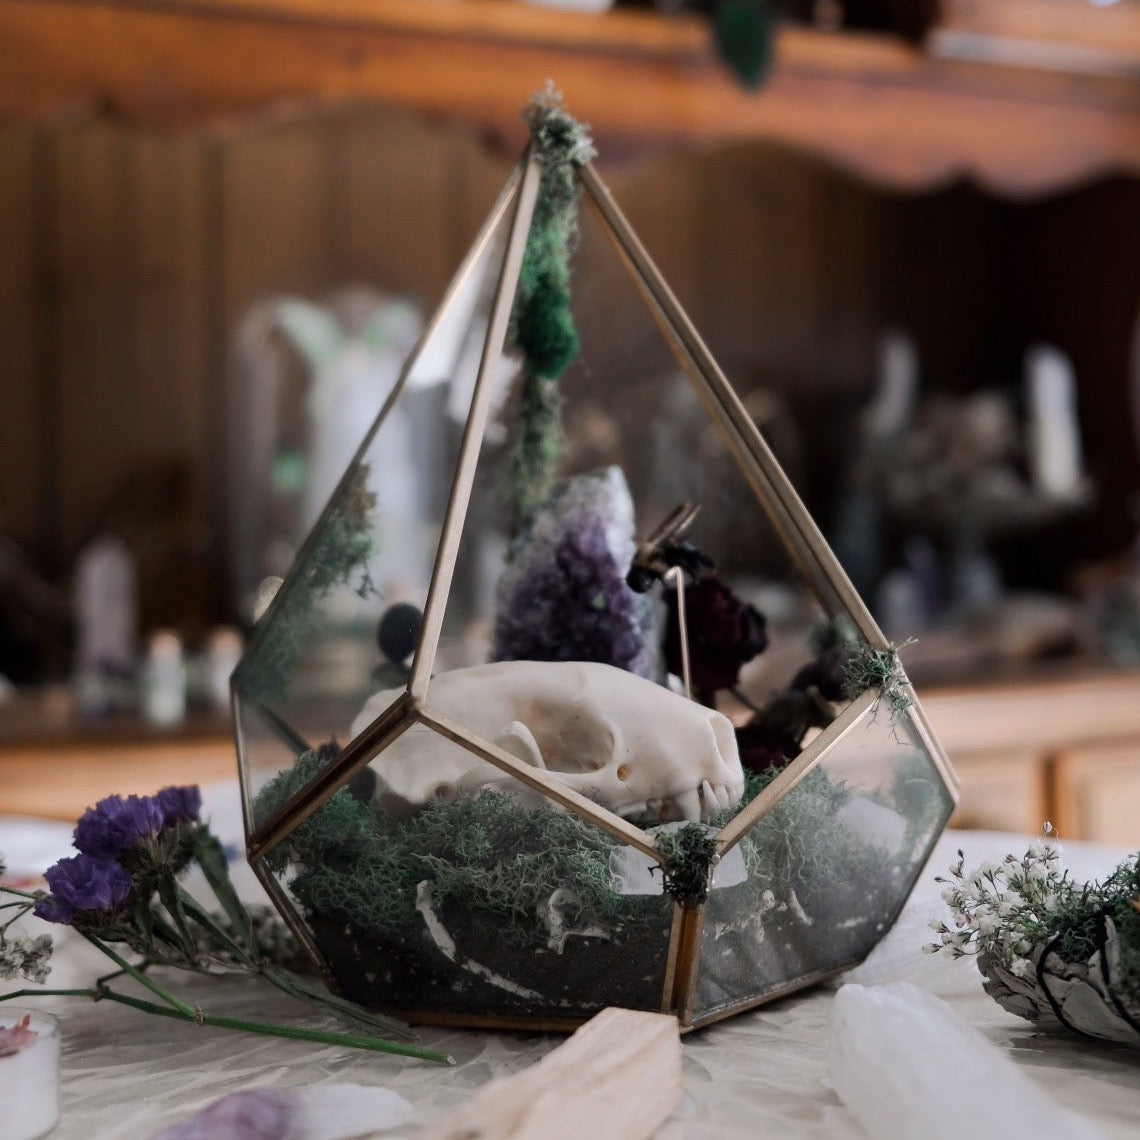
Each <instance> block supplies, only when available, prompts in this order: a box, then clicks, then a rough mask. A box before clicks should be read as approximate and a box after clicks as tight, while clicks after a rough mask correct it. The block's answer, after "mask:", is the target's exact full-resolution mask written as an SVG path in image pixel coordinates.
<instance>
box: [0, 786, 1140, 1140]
mask: <svg viewBox="0 0 1140 1140" xmlns="http://www.w3.org/2000/svg"><path fill="white" fill-rule="evenodd" d="M206 805H207V815H208V816H209V817H210V818H211V819H212V822H213V824H214V827H215V830H216V831H217V832H218V834H219V835H221V836H222V837H223V838H226V839H230V840H237V839H239V837H240V831H241V827H240V821H239V814H238V810H237V798H236V788H234V787H233V786H229V785H227V786H224V787H217V788H210V789H207V790H206ZM6 823H7V825H8V826H7V827H6V826H5V824H6ZM47 826H48V828H49V831H45V834H44V836H41V840H42V842H41V844H40V846H41V847H42V848H43V849H44V850H50V849H51V847H52V842H53V841H52V839H51V834H50V826H51V825H47ZM6 832H7V834H8V836H9V838H15V837H16V829H15V827H14V826H13V823H12V821H4V820H0V850H4V843H5V833H6ZM61 838H62V840H63V845H64V850H63V851H60V852H59V853H60V854H64V853H66V843H67V834H66V829H64V830H63V832H59V831H58V830H57V831H56V832H55V839H54V841H55V842H56V844H57V845H58V841H59V840H60V839H61ZM23 839H24V841H27V840H28V837H27V836H26V835H24V836H23ZM1027 842H1028V838H1027V837H1023V836H1010V835H999V834H993V833H985V832H949V833H947V834H946V835H945V836H944V837H943V839H942V840H941V842H940V843H939V846H938V848H937V850H936V851H935V853H934V855H933V857H932V858H931V860H930V863H929V865H928V867H927V869H926V870H925V871H924V873H923V875H922V878H921V880H920V882H919V885H918V887H917V888H916V890H915V892H914V894H913V895H912V897H911V900H910V901H909V902H908V904H907V907H906V909H905V910H904V912H903V915H902V917H901V918H900V921H899V922H898V924H896V926H895V928H894V929H893V930H892V932H891V933H890V935H888V937H887V938H886V939H885V940H884V941H883V943H881V944H880V946H879V947H878V948H877V949H876V951H875V953H874V954H872V956H871V957H870V958H869V959H868V960H867V962H865V963H864V964H863V965H862V966H860V967H858V968H857V970H855V971H852V972H851V973H850V974H848V975H847V976H846V977H847V978H849V979H850V980H853V981H860V982H866V983H878V982H886V981H911V982H914V983H916V984H918V985H922V986H923V987H924V988H927V989H929V990H932V991H933V992H935V993H937V994H939V995H940V996H941V997H943V998H945V999H946V1000H947V1001H949V1002H950V1004H951V1006H952V1007H953V1008H954V1009H955V1010H957V1011H958V1012H959V1013H960V1014H961V1015H962V1016H963V1017H965V1018H966V1020H967V1021H968V1022H969V1023H970V1024H971V1025H973V1026H974V1027H975V1028H977V1029H978V1030H980V1031H981V1032H982V1033H983V1034H984V1035H985V1036H986V1037H987V1038H988V1039H989V1040H990V1041H991V1042H993V1043H995V1044H996V1045H998V1046H999V1047H1000V1048H1001V1050H1002V1051H1003V1052H1004V1053H1005V1054H1006V1055H1007V1056H1009V1057H1010V1058H1012V1059H1013V1060H1014V1061H1015V1062H1016V1064H1017V1065H1018V1066H1019V1067H1021V1068H1022V1069H1023V1070H1024V1071H1025V1072H1026V1073H1027V1074H1028V1075H1029V1076H1030V1077H1032V1078H1033V1079H1034V1080H1036V1081H1039V1082H1041V1084H1042V1085H1043V1086H1044V1087H1045V1088H1046V1089H1047V1090H1048V1091H1049V1093H1050V1094H1052V1095H1053V1096H1054V1097H1055V1098H1056V1099H1057V1100H1058V1101H1059V1102H1061V1103H1062V1104H1063V1105H1064V1106H1066V1107H1068V1108H1070V1109H1072V1110H1074V1111H1076V1112H1078V1113H1081V1114H1083V1115H1084V1116H1085V1117H1086V1118H1087V1119H1088V1120H1089V1121H1090V1122H1091V1123H1093V1124H1094V1125H1096V1126H1097V1127H1099V1128H1100V1130H1101V1131H1102V1132H1103V1134H1104V1136H1105V1137H1108V1138H1117V1137H1119V1138H1123V1137H1130V1138H1136V1137H1140V1050H1132V1049H1128V1048H1126V1047H1122V1046H1114V1045H1109V1044H1105V1045H1099V1044H1096V1043H1091V1042H1084V1041H1076V1040H1069V1039H1064V1038H1060V1037H1056V1036H1051V1035H1045V1034H1041V1033H1037V1032H1035V1031H1034V1029H1033V1027H1032V1026H1031V1025H1030V1024H1029V1023H1027V1022H1024V1021H1021V1020H1019V1019H1017V1018H1015V1017H1013V1016H1012V1015H1010V1014H1007V1013H1005V1012H1004V1011H1003V1010H1002V1009H1000V1008H999V1007H998V1006H997V1005H996V1004H994V1003H993V1002H992V1001H991V1000H990V999H989V998H987V997H986V996H985V994H984V993H983V992H982V988H981V981H980V977H979V975H978V972H977V969H976V967H975V965H974V963H973V960H972V959H964V960H959V961H951V960H950V959H948V958H945V957H944V956H943V955H924V954H923V953H922V952H921V947H922V945H923V944H924V943H925V942H928V941H930V940H931V938H932V934H931V932H930V930H929V928H928V923H929V921H930V919H931V918H933V917H935V916H937V915H942V916H944V913H945V907H944V905H943V904H942V903H941V901H940V899H939V892H940V887H939V886H938V885H937V884H936V883H935V882H934V876H935V875H937V874H945V873H946V870H947V868H948V867H949V865H950V864H951V863H952V862H953V860H954V855H955V851H956V849H957V848H959V847H962V848H964V850H965V853H966V863H967V866H970V865H974V864H976V863H978V862H981V861H982V860H983V859H997V858H1001V857H1002V856H1004V855H1005V854H1007V853H1009V852H1014V853H1016V854H1018V855H1020V854H1021V853H1023V852H1024V849H1025V846H1026V843H1027ZM29 846H32V847H34V846H35V844H32V843H29ZM1064 850H1065V856H1066V861H1067V863H1068V865H1069V866H1070V867H1071V868H1072V869H1073V871H1074V874H1075V875H1076V876H1077V877H1078V878H1090V877H1098V876H1102V875H1104V874H1105V873H1106V872H1107V871H1109V870H1111V868H1112V867H1114V866H1115V865H1116V864H1117V863H1118V862H1119V861H1120V859H1121V858H1123V856H1124V855H1125V854H1126V852H1122V851H1119V850H1114V849H1108V848H1102V847H1097V846H1093V845H1090V844H1080V843H1076V844H1066V845H1065V846H1064ZM9 862H10V865H12V866H16V865H17V864H16V861H15V859H13V858H10V860H9ZM246 870H248V869H246ZM240 881H241V884H242V886H243V887H248V886H249V885H250V884H252V883H253V882H254V880H253V879H252V876H251V875H250V876H249V877H248V878H246V877H245V876H241V877H240ZM45 928H46V925H45ZM61 931H62V934H63V937H59V935H60V933H61ZM52 932H53V933H54V934H55V935H56V936H57V951H56V957H55V963H56V964H55V969H54V972H53V975H52V978H51V979H50V982H49V984H51V985H55V986H66V985H84V984H87V983H88V981H89V980H90V979H91V978H93V977H95V976H97V975H99V974H102V973H106V972H107V968H108V966H109V963H108V962H107V960H106V959H104V958H102V957H101V956H100V955H99V954H98V953H97V952H95V951H94V950H93V949H92V948H91V947H90V946H88V945H87V944H86V943H84V942H82V940H80V939H78V938H75V937H73V936H70V935H69V933H68V932H67V931H66V930H63V928H59V927H56V928H52ZM169 980H170V982H171V984H172V988H175V989H176V990H177V991H178V992H179V993H180V994H182V995H183V996H185V997H187V998H188V999H190V1000H195V1001H197V1000H200V1001H201V1002H202V1004H203V1005H204V1006H205V1007H207V1008H209V1009H211V1010H213V1011H215V1012H219V1013H225V1014H228V1015H230V1016H239V1017H240V1016H243V1015H244V1016H247V1017H250V1018H256V1019H259V1020H289V1019H296V1020H300V1021H303V1022H304V1023H306V1024H310V1025H321V1026H322V1027H328V1028H334V1026H333V1025H332V1023H331V1022H325V1021H321V1020H315V1019H314V1018H313V1015H312V1014H311V1013H309V1012H307V1008H306V1007H304V1006H301V1005H299V1004H298V1003H294V1002H292V1001H291V1000H290V999H288V998H286V997H284V996H283V995H281V994H279V993H278V992H277V991H276V990H273V989H272V988H271V987H268V986H264V987H262V986H261V985H260V984H258V983H249V982H233V983H231V982H217V981H212V980H208V979H207V980H201V979H188V978H184V977H182V976H180V975H173V976H172V977H171V978H170V979H169ZM842 980H844V979H839V980H838V981H840V982H841V981H842ZM836 984H838V982H837V983H836ZM6 988H7V987H6ZM833 997H834V988H833V986H827V987H820V988H817V989H815V990H811V991H807V992H805V993H803V994H801V995H798V996H794V997H791V998H787V999H784V1000H782V1001H779V1002H776V1003H774V1004H771V1005H768V1006H765V1007H762V1008H760V1009H758V1010H755V1011H753V1012H751V1013H746V1014H742V1015H740V1016H737V1017H735V1018H732V1019H729V1020H727V1021H724V1022H721V1023H719V1024H717V1025H714V1026H711V1027H709V1028H708V1029H705V1030H701V1031H698V1032H696V1033H692V1034H689V1035H688V1036H687V1037H686V1038H685V1039H684V1073H685V1097H684V1101H683V1103H682V1105H681V1107H680V1109H679V1111H678V1112H677V1113H676V1114H675V1117H674V1118H673V1119H672V1120H671V1121H669V1122H668V1123H667V1124H666V1125H665V1126H664V1127H663V1128H662V1129H661V1130H660V1131H659V1133H658V1140H721V1138H724V1140H728V1138H732V1140H739V1138H742V1137H762V1136H771V1137H794V1138H800V1137H802V1138H805V1140H806V1138H819V1140H825V1138H826V1140H836V1138H840V1140H842V1138H845V1137H863V1136H864V1135H865V1133H864V1132H863V1131H862V1129H861V1128H860V1126H859V1125H858V1123H857V1122H856V1120H855V1118H854V1117H853V1116H852V1114H851V1113H850V1112H849V1111H848V1110H847V1109H846V1108H845V1107H844V1105H843V1104H842V1102H841V1101H840V1100H839V1099H838V1097H837V1096H836V1095H835V1093H834V1092H833V1091H832V1090H831V1089H830V1087H829V1085H828V1082H827V1075H828V1049H829V1041H830V1029H831V1013H832V1003H833ZM25 1004H32V1003H28V1002H26V1003H25ZM35 1005H36V1006H37V1007H41V1008H46V1009H50V1010H52V1011H53V1012H55V1013H56V1014H58V1015H59V1016H60V1017H61V1019H62V1022H63V1042H64V1052H63V1118H62V1120H61V1122H60V1125H59V1126H58V1128H57V1129H56V1131H55V1132H53V1133H52V1136H53V1140H119V1138H121V1140H145V1138H147V1137H151V1136H153V1135H154V1134H155V1133H156V1132H158V1131H160V1130H161V1129H162V1128H164V1127H168V1126H170V1125H171V1124H173V1123H176V1122H179V1121H181V1120H184V1119H186V1118H187V1117H188V1116H190V1115H191V1114H192V1113H193V1112H195V1111H196V1110H198V1109H200V1108H201V1107H203V1106H204V1105H205V1104H207V1103H208V1102H210V1101H211V1100H213V1099H215V1098H217V1097H219V1096H222V1095H224V1094H226V1093H229V1092H234V1091H237V1090H239V1089H246V1088H254V1087H263V1086H267V1085H278V1086H287V1085H304V1084H314V1083H339V1082H345V1081H351V1082H358V1083H362V1084H372V1085H381V1086H386V1087H388V1088H391V1089H394V1090H395V1091H397V1092H399V1093H401V1094H402V1095H403V1096H405V1097H407V1098H408V1099H409V1100H411V1101H412V1103H413V1104H414V1105H415V1106H416V1109H417V1119H416V1122H415V1123H414V1124H410V1125H407V1126H405V1127H404V1128H402V1129H399V1130H397V1131H393V1132H387V1133H384V1135H386V1136H391V1137H400V1138H405V1137H406V1138H412V1137H415V1136H416V1135H417V1134H418V1133H419V1131H420V1129H421V1126H422V1124H424V1123H426V1122H428V1121H429V1120H431V1119H433V1118H435V1117H437V1116H439V1115H441V1114H443V1113H444V1112H446V1111H448V1110H450V1109H451V1108H453V1107H454V1106H456V1105H458V1104H460V1103H461V1102H463V1101H464V1100H466V1099H467V1098H468V1097H469V1096H470V1095H471V1094H472V1093H473V1091H474V1090H475V1089H477V1088H479V1087H480V1086H481V1085H483V1084H484V1083H485V1082H487V1081H488V1080H490V1079H491V1078H492V1077H496V1076H501V1075H506V1074H510V1073H514V1072H517V1071H518V1070H520V1069H522V1068H524V1067H526V1066H527V1065H530V1064H532V1063H533V1062H535V1061H536V1060H538V1059H539V1058H540V1057H541V1056H543V1055H544V1054H545V1053H546V1052H547V1051H549V1050H550V1049H551V1048H553V1047H554V1046H555V1045H557V1044H558V1043H559V1041H560V1040H562V1039H561V1038H560V1037H557V1036H552V1035H534V1034H522V1033H501V1032H500V1033H486V1032H476V1031H461V1030H445V1029H431V1028H425V1029H421V1030H419V1031H418V1033H417V1036H418V1038H419V1040H420V1041H421V1042H422V1043H423V1044H426V1045H428V1046H430V1047H433V1048H437V1049H439V1050H442V1051H443V1052H446V1053H449V1054H451V1055H453V1056H454V1057H455V1058H456V1059H457V1061H458V1064H457V1065H456V1066H455V1067H453V1068H442V1067H439V1066H436V1065H431V1064H428V1063H425V1062H421V1061H412V1060H408V1059H405V1058H401V1057H389V1056H386V1055H382V1054H371V1053H363V1052H359V1051H356V1050H350V1049H342V1048H338V1047H331V1046H317V1045H312V1044H309V1043H305V1042H290V1041H283V1040H279V1039H272V1038H262V1037H255V1036H251V1035H249V1034H245V1033H238V1032H233V1031H228V1030H222V1029H211V1028H197V1027H194V1026H190V1025H186V1024H183V1023H180V1022H175V1021H169V1020H167V1019H165V1018H159V1017H154V1016H150V1015H147V1014H142V1013H137V1012H135V1011H133V1010H130V1009H128V1008H125V1007H122V1006H117V1005H114V1004H112V1003H102V1004H100V1005H96V1004H94V1003H92V1002H89V1001H86V1000H83V999H73V998H51V999H46V998H45V999H43V1000H42V1001H37V1002H36V1003H35ZM946 1081H947V1083H948V1085H952V1084H953V1082H954V1081H955V1074H954V1073H953V1072H952V1071H947V1073H946ZM961 1095H962V1096H967V1097H968V1096H969V1095H970V1090H969V1089H967V1088H963V1089H961ZM978 1111H979V1123H980V1124H981V1123H982V1119H983V1118H984V1115H985V1106H984V1105H982V1104H979V1106H978ZM2 1134H3V1123H2V1122H0V1135H2ZM983 1135H987V1133H986V1132H985V1130H984V1128H982V1127H980V1128H979V1131H978V1133H977V1134H976V1136H983ZM597 1140H602V1138H597ZM877 1140H881V1138H877ZM886 1140H893V1138H886Z"/></svg>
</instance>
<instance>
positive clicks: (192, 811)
mask: <svg viewBox="0 0 1140 1140" xmlns="http://www.w3.org/2000/svg"><path fill="white" fill-rule="evenodd" d="M155 799H156V800H158V805H159V807H161V808H162V813H163V817H164V826H165V827H169V826H170V825H171V824H175V823H197V822H198V813H199V812H200V811H201V810H202V793H201V792H200V791H199V790H198V787H197V785H196V784H183V785H175V786H172V787H169V788H161V789H160V790H159V792H158V794H157V795H156V796H155Z"/></svg>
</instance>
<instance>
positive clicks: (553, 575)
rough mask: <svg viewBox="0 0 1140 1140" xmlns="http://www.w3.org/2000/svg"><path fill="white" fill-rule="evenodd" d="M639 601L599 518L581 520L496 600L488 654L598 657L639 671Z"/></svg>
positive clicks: (505, 658) (528, 657) (506, 658)
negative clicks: (495, 611)
mask: <svg viewBox="0 0 1140 1140" xmlns="http://www.w3.org/2000/svg"><path fill="white" fill-rule="evenodd" d="M639 605H640V602H639V600H638V598H637V595H635V594H634V592H633V591H632V590H631V589H630V588H629V586H628V585H626V582H625V575H624V573H623V571H622V568H621V567H620V566H619V565H618V563H617V561H616V559H615V558H614V556H613V553H612V552H611V550H610V547H609V543H608V542H607V539H606V533H605V528H604V527H603V525H602V523H601V522H600V521H598V520H587V521H584V522H583V524H582V525H581V527H579V528H576V529H571V530H568V531H566V533H564V534H563V535H562V536H561V537H560V538H559V539H558V541H557V542H556V543H555V544H554V546H553V548H552V550H551V552H550V557H549V558H548V559H547V560H545V561H536V564H535V565H533V566H532V567H531V568H530V571H529V573H527V574H526V575H524V576H521V577H520V578H519V579H518V580H517V581H516V583H515V586H514V589H513V590H512V591H511V592H510V594H509V596H508V597H506V598H503V599H502V600H501V603H500V606H499V610H498V613H497V615H496V620H495V644H494V650H493V653H492V660H495V661H519V660H529V661H600V662H602V663H604V664H607V665H615V666H617V667H618V668H619V669H628V670H630V671H633V672H638V671H640V670H639V668H638V666H639V665H640V663H641V660H642V658H643V657H644V653H645V647H644V641H643V638H642V634H641V628H640V617H639V609H638V607H639Z"/></svg>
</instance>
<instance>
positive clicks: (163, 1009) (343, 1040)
mask: <svg viewBox="0 0 1140 1140" xmlns="http://www.w3.org/2000/svg"><path fill="white" fill-rule="evenodd" d="M100 949H105V948H104V947H100ZM128 972H131V971H128ZM132 976H135V974H133V973H132ZM150 988H152V989H156V990H157V991H158V992H159V993H161V994H163V996H164V1000H166V1001H168V1002H171V1003H173V1002H177V1003H178V1005H177V1006H175V1005H173V1004H171V1005H157V1004H155V1003H154V1002H150V1001H145V1000H144V999H142V998H135V997H130V996H129V995H127V994H121V993H119V992H118V991H117V990H112V989H107V988H105V987H93V988H91V989H35V990H32V989H24V990H13V991H12V992H11V993H6V994H0V1002H5V1001H11V1000H14V999H19V998H29V997H85V998H90V999H91V1000H92V1001H114V1002H118V1003H119V1004H120V1005H128V1006H130V1007H131V1008H132V1009H138V1010H141V1011H142V1012H143V1013H153V1014H157V1015H158V1016H159V1017H173V1018H175V1019H176V1020H178V1021H186V1022H189V1023H190V1024H192V1025H209V1026H213V1027H214V1028H216V1029H238V1030H241V1031H242V1032H244V1033H257V1034H260V1035H261V1036H263V1037H284V1038H287V1039H289V1040H292V1041H313V1042H315V1043H317V1044H319V1045H343V1046H345V1047H347V1048H350V1049H368V1050H371V1051H372V1052H375V1053H397V1054H399V1055H400V1056H404V1057H415V1058H416V1059H418V1060H421V1061H434V1062H436V1063H437V1064H440V1065H454V1064H455V1058H454V1057H451V1056H449V1055H448V1054H446V1053H438V1052H436V1051H435V1050H433V1049H421V1048H419V1047H418V1046H415V1045H402V1044H400V1043H399V1042H395V1041H386V1040H384V1038H382V1037H365V1036H363V1035H360V1034H355V1033H330V1032H325V1031H324V1030H321V1029H302V1028H297V1027H294V1026H290V1025H269V1024H267V1023H265V1022H260V1021H245V1020H244V1019H242V1018H238V1017H222V1016H220V1015H218V1014H213V1013H206V1012H204V1011H203V1010H201V1009H196V1008H194V1007H193V1006H189V1005H187V1004H186V1003H185V1002H180V1001H178V999H177V998H175V997H174V995H173V994H168V993H164V991H162V989H161V987H154V986H151V987H150ZM183 1009H185V1011H186V1012H183Z"/></svg>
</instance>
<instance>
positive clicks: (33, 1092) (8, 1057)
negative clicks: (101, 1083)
mask: <svg viewBox="0 0 1140 1140" xmlns="http://www.w3.org/2000/svg"><path fill="white" fill-rule="evenodd" d="M59 1052H60V1047H59V1022H58V1021H56V1019H55V1018H54V1017H52V1016H51V1014H48V1013H41V1012H40V1011H39V1010H31V1009H12V1008H7V1007H4V1006H0V1121H3V1129H2V1130H3V1135H4V1136H5V1137H6V1140H35V1138H36V1137H37V1136H46V1135H47V1134H48V1133H49V1132H50V1131H51V1130H52V1129H53V1128H54V1127H55V1125H56V1122H57V1121H58V1120H59Z"/></svg>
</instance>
